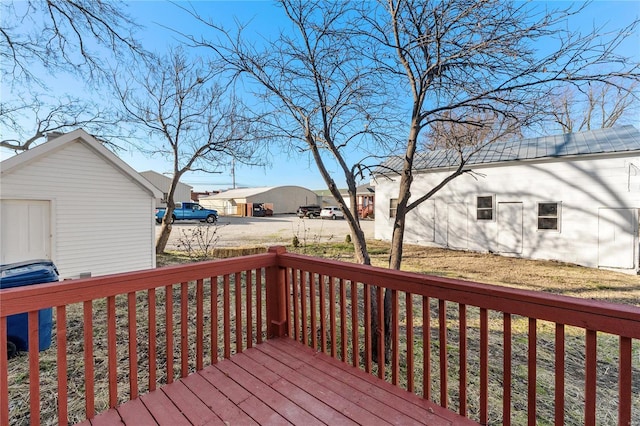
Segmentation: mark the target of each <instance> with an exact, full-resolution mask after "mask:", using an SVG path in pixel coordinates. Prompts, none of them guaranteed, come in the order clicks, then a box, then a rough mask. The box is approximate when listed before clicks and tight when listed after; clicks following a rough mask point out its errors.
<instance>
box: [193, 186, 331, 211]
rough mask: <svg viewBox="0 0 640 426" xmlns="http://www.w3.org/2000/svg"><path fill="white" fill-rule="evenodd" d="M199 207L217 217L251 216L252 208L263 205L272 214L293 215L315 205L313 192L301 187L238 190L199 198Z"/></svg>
mask: <svg viewBox="0 0 640 426" xmlns="http://www.w3.org/2000/svg"><path fill="white" fill-rule="evenodd" d="M199 202H200V205H202V206H203V207H206V208H208V209H215V210H217V211H218V214H219V215H239V216H251V215H252V206H253V205H259V204H265V205H266V206H265V207H267V208H270V209H271V210H273V213H274V214H283V213H295V212H296V210H298V207H299V206H302V205H306V204H317V203H318V196H317V195H316V194H315V192H313V191H311V190H309V189H306V188H303V187H301V186H270V187H259V188H240V189H231V190H229V191H223V192H220V193H218V194H215V195H209V196H207V197H200V200H199Z"/></svg>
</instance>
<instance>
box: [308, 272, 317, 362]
mask: <svg viewBox="0 0 640 426" xmlns="http://www.w3.org/2000/svg"><path fill="white" fill-rule="evenodd" d="M309 308H310V310H311V330H310V331H311V347H312V348H313V350H314V351H315V350H318V331H317V318H316V276H315V274H313V273H310V274H309Z"/></svg>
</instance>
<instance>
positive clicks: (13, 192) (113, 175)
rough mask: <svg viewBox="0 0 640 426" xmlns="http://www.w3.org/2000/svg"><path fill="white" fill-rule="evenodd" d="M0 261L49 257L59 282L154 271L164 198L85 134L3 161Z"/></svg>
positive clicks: (68, 136) (65, 137)
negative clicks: (158, 208) (157, 212)
mask: <svg viewBox="0 0 640 426" xmlns="http://www.w3.org/2000/svg"><path fill="white" fill-rule="evenodd" d="M0 173H1V174H0V176H1V178H2V179H1V180H0V223H1V227H0V240H1V247H0V263H13V262H18V261H24V260H32V259H51V260H52V261H53V262H54V263H55V265H56V266H57V268H58V271H59V273H60V277H61V278H77V277H79V276H88V275H92V276H96V275H104V274H111V273H117V272H126V271H133V270H140V269H147V268H154V267H155V265H156V259H155V222H154V221H153V212H154V208H155V198H156V197H159V196H161V195H162V194H160V193H159V191H158V190H157V189H156V188H154V187H153V186H152V185H151V184H149V182H148V181H147V180H145V179H144V178H142V177H141V176H140V175H139V174H138V173H137V172H136V171H135V170H133V169H132V168H131V167H130V166H128V165H127V164H126V163H125V162H123V161H122V160H121V159H119V158H118V157H117V156H116V155H114V154H113V153H112V152H111V151H109V150H108V149H106V148H105V147H104V146H103V145H102V144H101V143H100V142H98V141H97V140H96V139H95V138H93V137H92V136H91V135H89V134H88V133H87V132H85V131H84V130H75V131H73V132H70V133H67V134H64V135H61V136H59V137H57V138H55V139H53V140H50V141H49V142H46V143H44V144H42V145H39V146H37V147H35V148H32V149H30V150H28V151H25V152H23V153H21V154H18V155H16V156H14V157H11V158H9V159H7V160H5V161H3V162H2V163H0Z"/></svg>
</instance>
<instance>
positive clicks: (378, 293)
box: [373, 286, 386, 379]
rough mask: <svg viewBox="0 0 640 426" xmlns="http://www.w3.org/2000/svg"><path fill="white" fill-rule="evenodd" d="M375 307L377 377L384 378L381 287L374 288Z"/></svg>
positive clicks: (383, 330)
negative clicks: (376, 311) (376, 307)
mask: <svg viewBox="0 0 640 426" xmlns="http://www.w3.org/2000/svg"><path fill="white" fill-rule="evenodd" d="M376 305H377V306H378V329H377V330H373V332H374V333H376V334H377V335H378V348H377V349H378V377H379V378H381V379H384V377H385V365H386V360H385V350H386V348H385V341H384V337H385V334H384V333H385V328H384V291H383V289H382V287H381V286H376Z"/></svg>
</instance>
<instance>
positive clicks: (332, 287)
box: [329, 277, 338, 358]
mask: <svg viewBox="0 0 640 426" xmlns="http://www.w3.org/2000/svg"><path fill="white" fill-rule="evenodd" d="M329 327H330V328H331V357H333V358H337V353H338V348H337V345H336V343H337V334H336V283H335V278H333V277H329Z"/></svg>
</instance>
